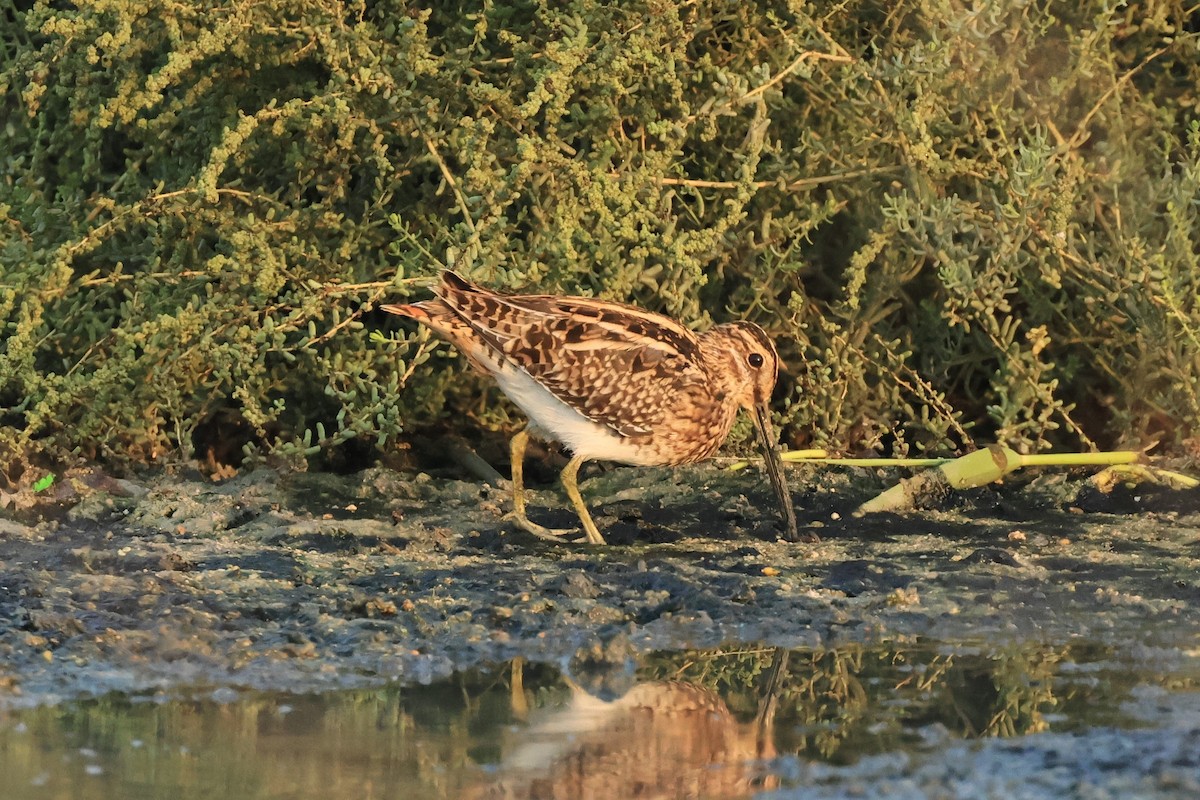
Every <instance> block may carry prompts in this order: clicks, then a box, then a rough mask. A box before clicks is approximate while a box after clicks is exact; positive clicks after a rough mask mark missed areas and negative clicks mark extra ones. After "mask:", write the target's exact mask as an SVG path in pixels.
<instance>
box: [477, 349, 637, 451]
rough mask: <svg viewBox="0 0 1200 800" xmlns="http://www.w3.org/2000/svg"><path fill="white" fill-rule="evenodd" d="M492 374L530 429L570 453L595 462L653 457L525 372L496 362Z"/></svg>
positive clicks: (507, 364)
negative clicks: (556, 395) (526, 419)
mask: <svg viewBox="0 0 1200 800" xmlns="http://www.w3.org/2000/svg"><path fill="white" fill-rule="evenodd" d="M498 366H499V368H498V369H496V370H495V371H494V372H493V374H494V376H495V378H496V382H497V383H499V384H500V389H501V390H502V391H503V392H504V394H506V395H507V396H508V399H510V400H512V401H513V402H514V403H516V404H517V406H518V407H519V408H520V409H521V410H522V411H524V412H525V415H526V416H527V417H529V422H530V426H531V428H532V432H533V433H534V434H535V435H541V436H543V437H545V438H549V439H553V440H554V441H557V442H562V444H563V445H565V446H566V448H567V449H568V450H570V451H571V453H572V454H574V455H579V456H583V457H584V458H587V459H595V460H597V461H617V462H619V463H622V464H634V465H648V464H651V463H653V457H652V456H651V455H650V454H649V453H648V452H646V451H647V450H648V448H642V447H640V446H638V445H635V444H632V443H630V442H629V441H628V440H626V439H624V438H622V437H621V436H620V435H618V434H617V433H616V432H615V431H613V430H612V428H609V427H608V426H607V425H601V424H599V423H596V422H593V421H592V420H590V419H588V418H587V417H585V416H584V415H583V414H580V413H579V412H578V411H576V410H575V409H574V408H571V406H569V405H567V404H566V403H564V402H563V401H562V400H559V399H558V398H557V397H555V396H554V394H552V393H551V392H550V390H549V389H547V388H546V387H544V386H542V385H541V384H540V383H538V382H537V381H536V380H534V379H533V378H532V377H531V376H530V375H529V373H527V372H525V371H524V370H522V369H520V368H518V367H515V366H513V365H512V364H510V363H504V364H500V365H498Z"/></svg>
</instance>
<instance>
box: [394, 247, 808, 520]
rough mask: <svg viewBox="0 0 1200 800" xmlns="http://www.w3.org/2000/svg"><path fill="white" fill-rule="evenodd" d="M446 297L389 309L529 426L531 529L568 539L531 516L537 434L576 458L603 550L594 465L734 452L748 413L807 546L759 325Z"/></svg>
mask: <svg viewBox="0 0 1200 800" xmlns="http://www.w3.org/2000/svg"><path fill="white" fill-rule="evenodd" d="M434 293H435V295H436V297H435V298H434V299H432V300H425V301H422V302H419V303H412V304H409V305H385V306H383V309H384V310H385V311H389V312H391V313H393V314H399V315H400V316H403V317H411V318H412V319H415V320H418V321H419V322H422V323H424V324H425V325H428V326H429V327H430V328H432V329H433V330H434V331H435V332H437V333H438V334H439V335H441V336H442V337H443V338H445V339H447V340H448V341H450V342H451V343H453V344H454V346H455V347H457V348H458V349H459V350H460V351H461V352H462V353H463V355H464V356H466V358H467V360H468V361H469V362H470V363H471V364H472V365H473V366H474V367H475V368H476V369H478V370H480V371H481V372H483V373H485V374H487V375H491V376H492V377H493V378H495V379H496V382H497V383H499V384H500V388H501V390H502V391H503V392H504V393H505V394H506V395H507V396H508V397H509V399H510V400H512V401H513V402H514V403H516V405H517V406H518V407H519V408H520V409H521V410H522V411H524V412H525V415H526V416H527V417H529V425H528V427H527V428H525V430H522V431H521V432H520V433H518V434H517V435H516V436H514V437H513V439H512V480H513V510H512V513H511V514H510V515H509V516H510V518H511V519H512V520H513V522H514V523H515V524H516V525H518V526H519V527H520V528H522V529H523V530H526V531H529V532H530V533H533V534H535V535H537V536H540V537H543V538H548V539H553V540H556V541H564V540H565V539H564V538H563V534H566V533H569V532H566V531H551V530H547V529H546V528H544V527H542V526H540V525H537V524H536V523H534V522H532V521H530V520H529V518H528V517H527V516H526V514H525V490H524V481H523V474H522V473H523V462H524V458H525V447H526V444H527V443H528V441H529V437H530V436H534V437H536V438H539V439H545V440H550V441H555V442H560V443H561V444H563V445H564V446H565V447H566V449H567V450H568V451H569V452H570V453H571V460H570V461H569V462H568V463H567V466H566V467H565V468H564V469H563V471H562V484H563V488H564V489H566V492H567V497H569V498H570V500H571V505H572V506H573V507H574V508H575V511H576V513H578V515H579V520H580V522H581V523H582V525H583V532H584V535H585V536H586V538H587V541H589V542H591V543H594V544H603V543H604V537H603V536H601V535H600V531H599V530H598V529H597V528H596V524H595V522H593V521H592V517H591V514H589V513H588V510H587V506H586V505H584V502H583V498H582V497H581V496H580V494H579V486H578V483H577V476H578V473H579V467H580V465H581V464H583V463H584V462H585V461H590V460H602V461H616V462H618V463H622V464H633V465H638V466H651V465H676V464H690V463H693V462H696V461H701V460H703V459H706V458H708V457H710V456H712V455H713V453H715V452H716V451H717V449H718V448H719V447H720V446H721V445H722V443H724V441H725V438H726V437H727V436H728V435H729V429H730V428H731V427H732V426H733V423H734V420H735V419H736V417H737V413H738V410H739V409H741V408H745V409H748V410H749V411H750V412H751V415H752V416H753V419H754V424H755V426H756V427H757V428H758V433H759V436H760V438H761V443H762V449H763V456H764V458H765V461H766V465H767V474H768V475H769V476H770V480H771V486H772V487H773V488H774V490H775V494H776V496H777V497H778V499H779V505H780V512H781V514H782V516H783V521H784V528H785V530H784V538H786V539H787V540H788V541H798V540H799V539H800V534H799V533H798V531H797V529H796V515H795V511H794V510H793V508H792V499H791V495H790V494H789V492H788V488H787V481H786V479H785V478H784V473H783V465H782V463H781V461H780V458H779V451H778V448H777V447H776V443H775V435H774V432H773V431H772V429H771V412H770V409H769V407H768V406H769V403H770V399H771V392H772V390H773V389H774V388H775V380H776V378H777V376H778V372H779V356H778V354H777V353H776V351H775V345H774V344H773V343H772V342H771V340H770V338H769V337H768V336H767V334H766V333H765V332H764V331H763V329H762V328H760V327H758V326H757V325H755V324H754V323H752V322H733V323H728V324H724V325H717V326H716V327H714V328H712V329H711V330H709V331H706V332H704V333H699V334H698V333H695V332H693V331H691V330H688V329H687V328H685V327H683V326H682V325H680V324H679V323H678V322H675V321H674V320H672V319H669V318H667V317H664V316H662V315H660V314H652V313H650V312H648V311H643V310H642V309H640V308H636V307H634V306H630V305H625V304H623V303H610V302H604V301H600V300H593V299H590V298H586V297H559V296H555V295H504V294H499V293H497V292H493V291H490V290H488V289H485V288H483V287H481V286H476V285H475V284H473V283H471V282H470V281H467V280H465V279H464V278H462V277H460V276H459V275H457V274H455V273H454V272H450V271H446V272H443V273H442V277H441V283H440V284H439V285H438V286H437V287H436V288H435V289H434Z"/></svg>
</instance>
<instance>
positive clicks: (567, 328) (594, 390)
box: [438, 273, 705, 436]
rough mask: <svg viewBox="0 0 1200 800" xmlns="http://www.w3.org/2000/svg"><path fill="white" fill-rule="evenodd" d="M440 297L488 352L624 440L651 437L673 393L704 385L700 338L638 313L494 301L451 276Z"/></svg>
mask: <svg viewBox="0 0 1200 800" xmlns="http://www.w3.org/2000/svg"><path fill="white" fill-rule="evenodd" d="M438 295H439V297H440V298H441V299H442V300H443V301H444V302H445V303H446V304H447V305H448V306H450V307H451V308H452V309H454V311H455V312H457V313H458V314H459V315H460V317H461V318H462V319H463V320H464V321H465V322H467V323H468V324H469V325H471V327H472V328H473V329H474V331H475V333H476V335H477V336H479V337H480V339H482V340H483V341H484V342H486V343H487V345H488V346H489V347H491V348H493V349H494V350H497V351H499V352H500V353H502V354H503V355H504V357H505V358H506V359H507V360H508V361H509V362H510V363H512V364H514V365H515V366H517V367H519V368H520V369H522V370H524V371H525V372H527V373H528V374H529V375H530V376H531V377H532V378H533V379H534V380H536V381H537V382H538V383H540V384H541V385H542V386H544V387H546V389H547V390H549V391H550V392H551V393H552V394H553V395H554V396H555V397H557V398H558V399H559V400H562V401H563V402H564V403H566V404H567V405H569V406H571V407H572V408H574V409H576V410H577V411H579V412H580V413H581V414H583V415H584V416H586V417H587V418H588V419H590V420H592V421H593V422H597V423H599V424H602V425H607V426H608V427H610V428H612V429H613V430H614V431H616V432H617V433H618V434H620V435H622V436H635V435H638V434H647V433H650V432H651V431H652V430H653V429H654V426H655V425H656V423H657V422H658V421H659V420H660V419H661V418H662V416H663V414H664V412H665V411H666V410H667V409H668V408H669V407H670V404H671V402H672V398H673V396H674V391H673V390H674V389H676V388H680V387H684V386H688V385H690V384H693V383H696V382H699V381H702V380H704V378H705V374H704V371H703V368H702V365H701V360H700V348H699V342H698V340H697V337H696V335H695V334H694V333H692V332H691V331H690V330H688V329H687V328H685V327H683V326H682V325H680V324H679V323H677V322H675V321H673V320H671V319H668V318H666V317H663V316H661V315H658V314H652V313H650V312H648V311H644V310H642V309H640V308H636V307H634V306H627V305H623V304H619V303H608V302H603V301H598V300H591V299H588V298H577V297H555V296H552V295H502V294H496V293H494V292H491V291H488V290H487V289H484V288H482V287H478V286H475V285H474V284H471V283H469V282H467V281H465V280H463V279H462V278H460V277H458V276H457V275H455V274H454V273H446V274H445V275H444V277H443V283H442V285H441V286H440V287H439V292H438Z"/></svg>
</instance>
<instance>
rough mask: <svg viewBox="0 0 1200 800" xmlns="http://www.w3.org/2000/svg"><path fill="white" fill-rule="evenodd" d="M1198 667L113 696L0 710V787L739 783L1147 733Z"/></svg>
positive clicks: (506, 789) (566, 679)
mask: <svg viewBox="0 0 1200 800" xmlns="http://www.w3.org/2000/svg"><path fill="white" fill-rule="evenodd" d="M1198 662H1200V658H1197V655H1196V653H1195V651H1187V650H1176V649H1168V650H1161V651H1160V650H1152V649H1148V648H1132V649H1129V650H1125V651H1121V650H1116V649H1114V648H1112V647H1110V646H1104V645H1099V644H1094V643H1089V642H1080V641H1071V642H1059V643H1046V642H1026V643H1023V644H1010V645H1004V646H989V645H987V644H985V643H977V644H973V645H963V644H955V645H949V644H941V643H936V642H928V641H917V642H912V643H902V642H897V643H891V644H888V645H886V646H878V647H861V646H851V647H846V648H842V649H838V650H792V651H783V650H778V649H774V648H765V647H746V646H740V647H733V646H731V647H725V648H720V649H716V650H704V651H685V652H670V653H658V654H653V655H650V656H647V657H645V658H643V659H642V660H641V662H640V663H638V664H630V665H626V667H624V668H619V669H615V670H614V669H612V668H601V669H597V670H594V671H591V672H587V673H583V672H577V673H576V674H573V675H570V676H567V675H564V674H563V673H562V672H561V671H560V670H558V669H556V668H554V667H552V666H549V665H545V664H528V663H524V662H522V661H519V660H518V661H516V662H510V663H506V664H500V665H495V666H493V667H491V668H486V669H478V670H472V671H469V672H464V673H459V674H457V675H455V676H454V677H453V678H452V679H450V680H447V681H442V682H439V683H435V684H431V685H427V686H403V685H388V686H383V687H381V688H377V689H372V690H341V691H331V692H327V693H322V694H303V695H291V694H281V693H260V692H241V691H237V690H234V689H230V688H226V687H220V688H208V689H203V690H195V691H193V692H192V693H190V694H188V695H172V696H163V695H159V696H127V695H108V696H104V697H99V698H95V699H89V700H81V701H76V702H70V703H64V704H60V705H53V706H39V707H34V708H28V709H19V708H13V707H10V708H9V710H7V711H0V776H3V786H2V787H0V796H2V797H4V798H11V799H12V800H25V798H72V799H74V800H89V799H91V798H96V799H100V798H159V797H171V798H175V799H177V800H190V799H191V798H210V797H229V798H235V797H236V798H297V799H299V798H310V797H311V798H329V797H353V798H364V799H365V798H385V797H386V798H409V797H412V798H459V797H471V798H507V797H512V798H518V797H539V798H541V797H547V798H557V797H563V798H621V797H632V796H654V797H658V796H663V797H711V798H716V797H748V796H752V795H754V794H756V793H758V792H760V791H763V790H771V789H784V790H786V789H789V788H792V789H796V788H799V787H801V786H803V785H804V784H805V782H806V781H809V780H811V779H812V777H813V774H814V773H813V772H812V771H811V767H812V766H813V765H817V764H826V765H832V767H834V768H838V767H841V766H846V767H849V768H850V769H851V770H852V769H853V768H854V765H856V764H859V763H861V762H863V761H864V760H869V759H870V758H872V757H878V756H881V755H891V756H897V755H898V756H902V757H903V758H902V759H901V761H900V762H898V763H899V765H900V767H899V768H900V769H901V770H903V769H907V767H906V766H905V765H906V764H909V763H910V760H911V763H917V762H919V761H920V760H921V759H922V758H924V757H926V756H929V755H930V754H933V753H937V752H939V751H945V750H946V749H947V748H949V747H952V746H953V745H956V744H959V743H961V742H963V741H970V740H975V739H981V738H987V737H1022V740H1023V741H1024V742H1025V743H1027V745H1028V747H1029V748H1033V749H1035V750H1036V748H1037V747H1039V744H1038V743H1039V742H1040V741H1042V739H1041V738H1040V737H1038V736H1036V734H1039V733H1043V732H1050V733H1068V734H1072V735H1085V734H1086V733H1087V732H1089V731H1096V730H1102V729H1103V730H1111V729H1127V730H1137V729H1141V730H1147V729H1154V728H1155V727H1156V726H1158V725H1160V724H1161V719H1160V717H1161V716H1162V714H1164V713H1166V712H1167V711H1168V710H1169V709H1171V708H1175V707H1179V706H1191V707H1200V704H1198V703H1197V697H1198V696H1200V663H1198ZM585 687H586V688H585ZM905 759H908V760H905ZM839 774H840V773H832V772H826V773H824V774H823V777H822V780H824V781H825V782H826V783H828V782H829V781H831V780H832V781H838V780H841V778H839V777H838V775H839ZM853 774H854V773H853V772H852V771H851V772H848V773H846V775H845V776H843V777H844V778H845V779H847V780H850V779H852V778H853ZM831 776H832V777H831Z"/></svg>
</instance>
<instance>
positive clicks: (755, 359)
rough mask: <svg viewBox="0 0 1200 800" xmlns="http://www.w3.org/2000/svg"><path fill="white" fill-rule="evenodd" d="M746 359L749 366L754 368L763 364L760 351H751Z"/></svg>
mask: <svg viewBox="0 0 1200 800" xmlns="http://www.w3.org/2000/svg"><path fill="white" fill-rule="evenodd" d="M746 360H747V361H749V362H750V366H752V367H754V368H755V369H758V368H759V367H761V366H762V365H763V357H762V354H761V353H751V354H750V355H749V357H748V358H747V359H746Z"/></svg>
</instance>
